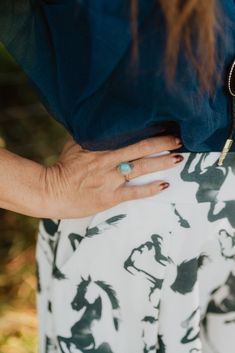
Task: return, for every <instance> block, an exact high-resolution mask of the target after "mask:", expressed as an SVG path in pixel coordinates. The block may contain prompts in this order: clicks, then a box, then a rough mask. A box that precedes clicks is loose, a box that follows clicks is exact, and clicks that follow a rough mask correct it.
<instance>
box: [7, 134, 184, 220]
mask: <svg viewBox="0 0 235 353" xmlns="http://www.w3.org/2000/svg"><path fill="white" fill-rule="evenodd" d="M181 146H182V144H181V143H179V139H176V138H175V137H174V136H170V135H169V136H160V137H159V136H158V137H152V138H148V139H145V140H142V141H140V142H138V143H135V144H132V145H129V146H127V147H122V148H119V149H116V150H112V151H110V150H107V151H89V150H86V149H83V148H82V147H81V146H80V145H79V144H77V143H76V142H75V141H74V140H73V139H72V138H71V137H69V138H68V141H67V143H66V144H65V146H64V148H63V151H62V153H61V155H60V156H59V159H58V161H57V162H56V163H55V164H54V165H52V166H49V167H46V166H43V165H40V164H38V163H36V162H33V161H31V160H28V159H25V158H22V157H20V156H18V155H16V154H13V153H11V152H9V151H7V150H5V149H0V169H1V172H0V207H1V208H5V209H8V210H11V211H14V212H17V213H21V214H25V215H28V216H33V217H36V218H55V219H63V218H81V217H86V216H90V215H93V214H96V213H97V212H100V211H103V210H105V209H108V208H111V207H113V206H115V205H117V204H119V203H121V202H124V201H129V200H136V199H141V198H144V197H149V196H153V195H155V194H158V193H160V192H162V191H163V190H164V187H165V188H166V186H167V185H165V182H164V180H156V181H155V182H152V183H149V184H146V185H138V186H128V183H126V182H125V179H124V177H123V176H122V175H121V174H120V173H119V172H118V171H117V169H116V168H117V165H118V164H119V163H121V162H124V161H133V163H134V170H133V171H132V173H131V178H135V177H137V176H141V175H144V174H148V173H151V172H155V171H160V170H163V169H168V168H172V167H174V166H175V165H177V163H176V162H177V160H179V157H178V158H177V156H178V155H177V153H170V154H167V155H162V156H158V157H152V158H145V157H146V156H148V155H150V154H154V153H158V152H162V151H166V150H168V151H172V150H175V149H178V148H179V147H181ZM181 157H182V156H181Z"/></svg>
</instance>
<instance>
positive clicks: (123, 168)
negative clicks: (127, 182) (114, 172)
mask: <svg viewBox="0 0 235 353" xmlns="http://www.w3.org/2000/svg"><path fill="white" fill-rule="evenodd" d="M118 169H119V171H120V173H121V174H122V175H128V174H129V173H130V172H131V171H132V169H133V164H132V163H129V162H123V163H120V164H119V166H118Z"/></svg>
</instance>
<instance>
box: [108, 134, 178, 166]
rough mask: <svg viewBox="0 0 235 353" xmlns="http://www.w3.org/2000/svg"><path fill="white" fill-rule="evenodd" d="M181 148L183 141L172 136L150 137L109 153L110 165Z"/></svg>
mask: <svg viewBox="0 0 235 353" xmlns="http://www.w3.org/2000/svg"><path fill="white" fill-rule="evenodd" d="M181 146H182V142H181V140H180V139H179V138H178V137H175V136H172V135H167V136H157V137H150V138H147V139H144V140H141V141H140V142H137V143H134V144H132V145H129V146H126V147H121V148H119V149H117V150H114V151H111V152H109V153H110V155H109V158H110V164H112V166H115V165H118V164H119V163H121V162H128V161H132V160H135V159H139V158H143V157H145V156H147V155H150V154H152V153H157V152H162V151H166V150H174V149H177V148H179V147H181Z"/></svg>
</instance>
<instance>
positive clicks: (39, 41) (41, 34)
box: [0, 0, 235, 152]
mask: <svg viewBox="0 0 235 353" xmlns="http://www.w3.org/2000/svg"><path fill="white" fill-rule="evenodd" d="M220 3H221V5H222V8H221V11H222V10H224V11H223V12H224V13H221V16H224V18H225V17H227V18H228V19H230V24H229V23H226V24H225V25H224V31H225V33H224V34H225V36H224V41H223V42H222V41H221V40H219V39H218V47H217V53H218V58H219V65H218V70H221V72H222V77H223V78H224V80H223V82H222V83H217V86H216V88H215V93H214V94H213V96H209V95H208V94H207V93H205V94H203V95H202V94H201V95H200V94H198V81H197V76H196V74H195V72H194V70H193V69H192V67H191V65H190V64H189V63H188V61H187V59H186V56H185V55H184V51H183V49H182V50H181V55H180V57H179V63H178V66H177V74H176V78H175V85H174V87H173V88H170V87H169V86H167V85H166V80H165V77H164V62H163V53H164V44H165V23H164V18H163V16H162V13H161V11H160V8H158V5H157V3H156V1H155V0H139V6H140V11H139V13H140V14H139V18H138V26H139V36H140V38H139V64H138V67H135V69H133V62H132V60H131V30H130V19H129V6H128V4H129V2H128V1H127V0H50V1H46V0H6V1H5V0H4V1H1V3H0V40H1V41H2V42H3V43H4V45H5V46H6V48H7V49H8V50H9V52H10V53H11V54H12V55H13V56H14V57H15V59H16V60H17V61H18V63H19V64H20V66H21V67H22V68H23V70H24V71H25V72H26V74H27V75H28V77H29V79H30V81H31V82H32V84H33V85H34V87H35V88H36V90H37V92H38V94H39V97H40V98H41V100H42V101H43V103H44V104H45V106H46V107H47V109H48V110H49V112H50V113H51V114H52V116H53V117H54V118H55V119H56V120H58V121H59V122H60V123H62V124H63V125H64V126H65V128H66V129H67V130H68V131H69V133H70V134H72V136H73V137H74V138H75V140H76V141H77V142H78V143H80V144H81V145H82V146H83V147H84V148H88V149H91V150H103V149H114V148H118V147H121V146H125V145H128V144H130V143H134V142H137V141H139V140H141V139H143V138H145V137H148V136H156V135H158V134H164V133H175V134H178V135H180V136H181V138H182V140H183V143H184V147H182V149H181V150H182V151H195V152H203V151H220V150H221V149H222V147H223V145H224V142H225V140H226V138H227V136H228V134H229V130H230V126H231V119H232V117H231V110H230V99H229V97H228V95H227V92H226V89H225V87H224V86H225V83H224V82H225V78H226V74H227V70H228V67H229V65H230V64H231V62H232V61H233V59H234V57H235V27H234V23H233V22H234V18H235V2H234V0H220ZM232 150H233V151H235V144H234V145H233V147H232Z"/></svg>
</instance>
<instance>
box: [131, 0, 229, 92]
mask: <svg viewBox="0 0 235 353" xmlns="http://www.w3.org/2000/svg"><path fill="white" fill-rule="evenodd" d="M130 1H131V3H130V8H131V28H132V35H133V46H132V49H133V56H134V58H135V59H137V56H138V26H137V17H138V0H130ZM155 1H158V3H159V5H160V9H161V10H162V12H163V15H164V17H165V23H166V33H167V38H166V43H165V73H166V77H167V79H168V80H169V81H170V82H172V81H173V78H174V75H175V72H176V66H177V62H178V55H179V50H180V46H181V44H183V46H184V48H185V49H186V55H187V57H188V58H189V59H190V62H191V63H192V65H193V67H194V69H195V70H196V72H197V74H198V79H199V82H200V88H201V91H204V90H208V91H210V92H211V91H213V80H214V79H216V80H217V79H220V76H219V73H218V70H217V62H216V58H217V51H216V35H217V34H222V33H223V31H222V28H223V23H222V22H221V19H222V18H223V16H221V8H219V7H218V4H217V1H216V0H183V1H182V0H155ZM195 34H196V36H195ZM195 40H196V43H195V44H196V46H193V44H194V41H195ZM193 47H194V49H193Z"/></svg>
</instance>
